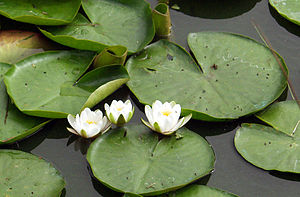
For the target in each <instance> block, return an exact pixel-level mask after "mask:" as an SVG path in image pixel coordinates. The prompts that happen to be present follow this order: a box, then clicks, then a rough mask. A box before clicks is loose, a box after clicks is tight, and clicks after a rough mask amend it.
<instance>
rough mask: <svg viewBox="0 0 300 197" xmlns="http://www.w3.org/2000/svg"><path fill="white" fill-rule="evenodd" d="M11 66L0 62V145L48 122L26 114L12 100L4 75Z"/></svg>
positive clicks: (27, 133) (22, 136)
mask: <svg viewBox="0 0 300 197" xmlns="http://www.w3.org/2000/svg"><path fill="white" fill-rule="evenodd" d="M10 68H11V66H10V65H8V64H4V63H0V103H2V104H1V105H0V145H1V144H8V143H12V142H15V141H17V140H20V139H22V138H24V137H26V136H28V135H30V134H32V133H34V132H35V131H37V130H38V129H39V128H41V127H42V126H44V125H45V124H46V123H48V121H47V120H45V119H42V118H36V117H30V116H26V115H25V114H23V113H21V112H20V111H19V110H18V109H17V108H16V107H15V106H14V105H13V104H12V103H11V102H10V100H9V98H8V95H7V93H6V88H5V84H4V82H3V75H4V74H5V73H6V72H7V70H9V69H10Z"/></svg>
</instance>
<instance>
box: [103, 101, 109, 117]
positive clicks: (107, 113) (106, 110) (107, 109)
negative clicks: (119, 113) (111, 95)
mask: <svg viewBox="0 0 300 197" xmlns="http://www.w3.org/2000/svg"><path fill="white" fill-rule="evenodd" d="M104 109H105V113H106V115H107V116H108V115H109V114H110V107H109V105H108V104H107V103H105V104H104Z"/></svg>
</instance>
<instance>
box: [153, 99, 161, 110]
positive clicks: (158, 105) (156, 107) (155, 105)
mask: <svg viewBox="0 0 300 197" xmlns="http://www.w3.org/2000/svg"><path fill="white" fill-rule="evenodd" d="M162 106H163V104H162V103H161V102H160V101H159V100H156V101H155V102H154V103H153V104H152V111H160V110H161V108H162Z"/></svg>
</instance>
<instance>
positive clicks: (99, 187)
mask: <svg viewBox="0 0 300 197" xmlns="http://www.w3.org/2000/svg"><path fill="white" fill-rule="evenodd" d="M87 168H88V171H89V173H90V176H91V181H92V184H93V187H94V189H95V190H96V191H97V192H98V193H99V194H100V195H101V196H114V197H119V196H120V197H121V196H122V194H121V193H118V192H115V191H113V190H111V189H109V188H108V187H106V186H105V185H103V184H102V183H101V182H100V181H98V179H96V178H95V177H94V176H93V173H92V170H91V167H90V166H89V165H88V166H87Z"/></svg>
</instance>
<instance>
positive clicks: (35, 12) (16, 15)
mask: <svg viewBox="0 0 300 197" xmlns="http://www.w3.org/2000/svg"><path fill="white" fill-rule="evenodd" d="M80 4H81V0H72V1H69V0H47V1H40V0H26V1H19V0H0V14H1V15H3V16H5V17H8V18H10V19H13V20H16V21H20V22H25V23H32V24H36V25H63V24H67V23H70V22H72V20H73V18H74V17H75V15H76V14H77V12H78V10H79V7H80Z"/></svg>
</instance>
